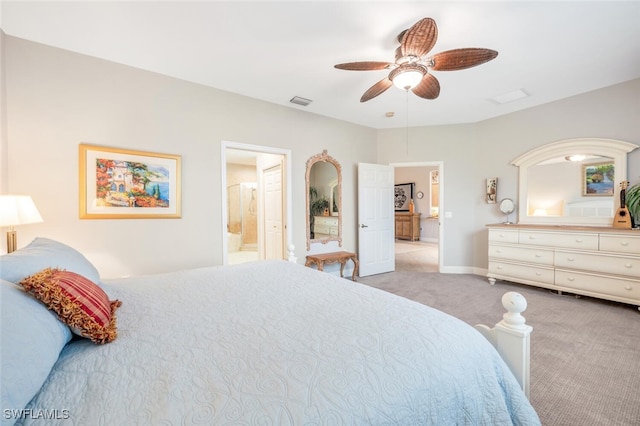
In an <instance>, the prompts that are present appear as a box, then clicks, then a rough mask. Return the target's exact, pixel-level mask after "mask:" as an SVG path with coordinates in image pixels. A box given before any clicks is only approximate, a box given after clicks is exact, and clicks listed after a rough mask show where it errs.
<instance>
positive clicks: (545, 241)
mask: <svg viewBox="0 0 640 426" xmlns="http://www.w3.org/2000/svg"><path fill="white" fill-rule="evenodd" d="M518 242H519V243H520V244H527V245H534V246H552V247H562V248H572V249H582V250H598V234H590V233H571V232H539V231H520V233H519V236H518Z"/></svg>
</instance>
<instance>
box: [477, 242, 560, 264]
mask: <svg viewBox="0 0 640 426" xmlns="http://www.w3.org/2000/svg"><path fill="white" fill-rule="evenodd" d="M489 257H493V258H496V259H508V260H516V261H520V262H527V263H536V264H541V265H549V266H551V265H553V250H545V249H542V248H535V247H534V248H531V247H529V248H527V247H515V246H502V245H499V244H489Z"/></svg>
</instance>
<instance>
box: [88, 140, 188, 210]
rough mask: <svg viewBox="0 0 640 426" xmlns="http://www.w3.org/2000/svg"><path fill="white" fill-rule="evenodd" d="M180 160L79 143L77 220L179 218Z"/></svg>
mask: <svg viewBox="0 0 640 426" xmlns="http://www.w3.org/2000/svg"><path fill="white" fill-rule="evenodd" d="M180 160H181V158H180V156H178V155H169V154H158V153H154V152H145V151H133V150H130V149H120V148H109V147H104V146H94V145H86V144H80V219H150V218H153V219H161V218H179V217H180V215H181V214H180Z"/></svg>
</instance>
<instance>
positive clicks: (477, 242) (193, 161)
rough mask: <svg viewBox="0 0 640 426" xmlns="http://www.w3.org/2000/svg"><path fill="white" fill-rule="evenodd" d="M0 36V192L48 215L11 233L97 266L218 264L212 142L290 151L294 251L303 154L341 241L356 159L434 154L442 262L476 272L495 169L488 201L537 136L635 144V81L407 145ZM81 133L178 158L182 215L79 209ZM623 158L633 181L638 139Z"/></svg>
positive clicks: (301, 221)
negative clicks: (321, 158)
mask: <svg viewBox="0 0 640 426" xmlns="http://www.w3.org/2000/svg"><path fill="white" fill-rule="evenodd" d="M0 41H2V46H0V52H2V48H4V52H5V53H4V55H5V56H4V61H3V65H2V68H0V69H3V70H4V71H5V73H4V76H5V80H6V83H4V84H3V85H2V90H3V91H4V93H5V95H6V109H5V110H3V114H0V115H2V117H3V118H2V124H3V129H2V131H1V132H0V135H2V138H3V139H2V141H1V142H2V145H1V148H2V150H1V151H0V168H1V171H0V177H1V178H3V179H2V182H0V186H1V187H0V189H1V190H2V191H3V192H14V193H27V194H30V195H31V196H32V197H33V198H34V201H35V202H36V204H37V205H38V208H39V209H40V211H41V213H42V216H43V217H44V220H45V222H44V223H42V224H35V225H25V226H22V227H20V229H19V230H18V239H19V241H18V244H19V246H24V245H26V244H27V243H28V242H29V241H31V240H32V239H33V238H34V237H36V236H45V237H50V238H54V239H58V240H60V241H63V242H66V243H68V244H70V245H72V246H74V247H77V248H78V249H79V250H81V251H82V252H83V253H85V254H87V255H88V257H89V258H90V259H91V260H92V261H93V262H94V263H95V264H96V265H97V266H98V268H99V270H100V272H101V273H102V274H103V276H120V275H124V274H140V273H150V272H159V271H168V270H173V269H178V268H188V267H194V266H204V265H213V264H220V263H221V261H222V235H221V234H222V229H223V228H222V208H221V205H220V200H221V197H222V196H223V194H222V193H221V190H222V189H221V186H220V183H219V182H220V179H221V165H220V152H221V149H220V146H221V141H223V140H225V141H234V142H241V143H247V144H254V145H261V146H270V147H276V148H280V149H289V150H291V152H292V169H291V172H292V182H293V188H292V192H293V193H292V197H293V229H292V232H291V235H292V238H291V240H292V242H293V243H294V244H295V246H296V247H297V256H298V259H299V260H298V261H299V262H302V261H303V260H304V248H305V206H304V202H305V201H304V200H305V186H304V175H305V162H306V160H307V158H308V157H310V156H312V155H314V154H317V153H319V152H321V151H322V149H328V151H329V155H331V156H333V157H334V158H336V159H337V160H338V161H340V162H341V165H342V171H343V204H344V210H343V211H344V216H343V236H344V246H343V248H344V249H346V250H357V241H356V238H357V228H356V226H357V224H356V220H357V206H356V201H355V200H357V194H356V183H357V182H356V176H357V163H358V162H369V163H375V162H379V163H385V164H387V163H397V162H431V161H442V162H443V163H444V166H443V167H444V173H443V175H442V176H441V177H440V178H441V179H440V181H441V190H442V191H443V192H444V206H443V207H442V212H443V213H444V212H446V211H448V212H450V213H451V215H452V217H450V218H444V219H443V223H444V226H445V238H444V239H443V242H442V243H443V245H444V248H443V253H442V254H441V255H442V256H443V258H444V266H445V271H448V272H478V273H481V272H482V270H483V268H486V264H487V259H486V256H487V253H486V230H485V224H487V223H493V222H496V221H499V220H502V219H503V218H502V216H501V215H500V214H499V212H498V211H497V208H496V207H495V205H488V204H486V203H485V202H484V185H485V179H486V177H498V199H500V198H504V197H507V196H508V197H512V198H514V199H516V198H517V194H516V188H517V171H516V169H515V167H513V166H511V165H510V164H509V162H510V161H511V160H512V159H514V158H515V157H517V156H519V155H520V154H522V153H524V152H525V151H527V150H529V149H531V148H533V147H535V146H539V145H541V144H545V143H548V142H552V141H555V140H560V139H568V138H578V137H602V138H612V139H621V140H625V141H628V142H632V143H636V144H640V126H638V124H637V123H639V122H640V105H639V103H640V80H634V81H631V82H627V83H623V84H620V85H616V86H612V87H609V88H605V89H601V90H597V91H594V92H590V93H587V94H583V95H579V96H575V97H572V98H568V99H565V100H562V101H558V102H553V103H550V104H546V105H543V106H540V107H536V108H531V109H528V110H524V111H521V112H517V113H513V114H509V115H506V116H503V117H498V118H495V119H492V120H487V121H484V122H480V123H476V124H460V125H451V126H432V127H420V128H412V129H411V132H410V140H409V146H408V149H407V147H406V146H405V143H406V130H405V129H391V130H380V131H376V130H373V129H369V128H365V127H361V126H356V125H352V124H349V123H345V122H342V121H338V120H333V119H329V118H325V117H321V116H318V115H315V114H310V113H308V112H307V111H304V110H303V109H302V108H286V107H281V106H277V105H273V104H269V103H266V102H261V101H257V100H254V99H250V98H246V97H242V96H238V95H235V94H231V93H227V92H222V91H219V90H215V89H212V88H208V87H204V86H201V85H197V84H192V83H188V82H184V81H181V80H177V79H173V78H169V77H165V76H161V75H158V74H154V73H150V72H146V71H142V70H138V69H134V68H131V67H127V66H122V65H119V64H115V63H112V62H107V61H103V60H99V59H95V58H91V57H87V56H84V55H79V54H75V53H70V52H67V51H63V50H60V49H56V48H52V47H48V46H43V45H40V44H36V43H32V42H28V41H25V40H21V39H17V38H14V37H10V36H4V37H2V38H1V39H0ZM283 96H291V94H283ZM4 115H6V119H5V118H4ZM5 135H6V136H5ZM398 141H402V142H401V143H402V149H398ZM81 142H86V143H91V144H97V145H106V146H114V147H126V148H130V149H139V150H146V151H156V152H162V153H170V154H179V155H181V156H182V161H183V164H182V165H183V173H182V195H183V198H182V200H183V204H182V213H183V214H182V219H155V220H80V219H79V218H78V144H79V143H81ZM5 152H6V153H7V154H6V155H4V156H2V154H3V153H5ZM628 167H629V179H630V180H631V181H632V182H634V181H639V180H640V150H636V151H635V152H633V153H632V155H630V157H629V166H628ZM5 176H6V177H5ZM0 240H2V239H0ZM3 244H4V241H3Z"/></svg>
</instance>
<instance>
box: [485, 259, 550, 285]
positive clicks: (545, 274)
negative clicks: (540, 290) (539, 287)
mask: <svg viewBox="0 0 640 426" xmlns="http://www.w3.org/2000/svg"><path fill="white" fill-rule="evenodd" d="M489 275H495V276H497V277H504V279H507V280H508V279H509V278H507V277H511V278H520V279H522V280H525V281H532V282H538V283H544V284H553V283H554V278H553V275H554V274H553V269H552V268H545V267H543V266H527V265H517V264H513V263H506V262H497V261H492V260H489Z"/></svg>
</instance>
